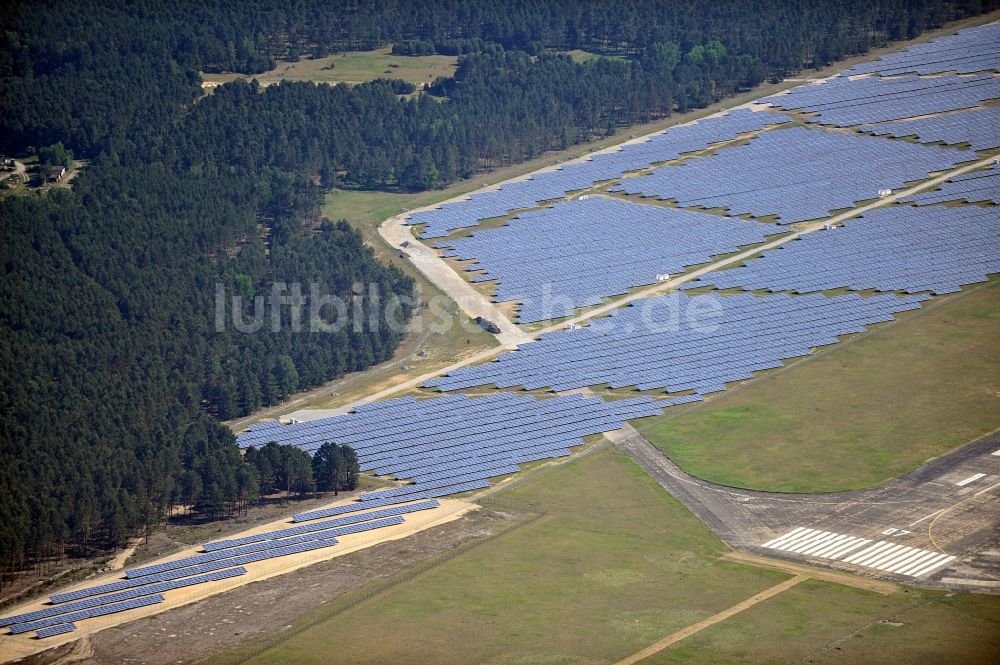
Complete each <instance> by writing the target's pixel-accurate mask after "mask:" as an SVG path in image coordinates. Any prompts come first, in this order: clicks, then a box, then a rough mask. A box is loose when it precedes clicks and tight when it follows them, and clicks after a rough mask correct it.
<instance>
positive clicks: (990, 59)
mask: <svg viewBox="0 0 1000 665" xmlns="http://www.w3.org/2000/svg"><path fill="white" fill-rule="evenodd" d="M987 70H993V71H997V70H1000V23H990V24H989V25H982V26H978V27H975V28H966V29H965V30H959V31H958V33H957V34H955V35H949V36H947V37H940V38H938V39H934V40H932V41H929V42H925V43H923V44H916V45H914V46H911V47H909V48H907V49H906V50H904V51H900V52H899V53H890V54H888V55H884V56H882V57H881V58H879V59H878V60H874V61H872V62H865V63H862V64H860V65H857V66H856V67H854V68H853V69H851V70H850V71H849V72H848V75H851V76H853V75H854V74H863V73H869V72H878V73H879V74H882V75H883V76H891V75H893V74H905V73H909V72H916V73H918V74H935V73H937V72H959V73H971V72H982V71H987Z"/></svg>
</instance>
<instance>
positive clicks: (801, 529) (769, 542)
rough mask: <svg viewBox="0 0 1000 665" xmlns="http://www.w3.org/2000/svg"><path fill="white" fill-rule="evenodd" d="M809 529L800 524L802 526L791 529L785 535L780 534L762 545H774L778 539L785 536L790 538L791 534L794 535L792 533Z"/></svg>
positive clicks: (782, 538)
mask: <svg viewBox="0 0 1000 665" xmlns="http://www.w3.org/2000/svg"><path fill="white" fill-rule="evenodd" d="M807 530H808V529H806V528H805V527H804V526H800V527H798V528H796V529H792V530H791V531H789V532H788V533H786V534H785V535H783V536H778V537H777V538H774V539H772V540H769V541H767V542H766V543H764V544H763V545H761V547H773V546H774V545H775V544H776V543H777V542H778V541H780V540H784V539H785V538H788V537H789V536H792V535H795V534H796V533H801V532H803V531H807Z"/></svg>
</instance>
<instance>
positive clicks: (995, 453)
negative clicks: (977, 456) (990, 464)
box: [990, 450, 1000, 457]
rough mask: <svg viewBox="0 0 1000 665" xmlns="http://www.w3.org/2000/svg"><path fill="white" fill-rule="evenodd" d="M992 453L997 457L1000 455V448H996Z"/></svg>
mask: <svg viewBox="0 0 1000 665" xmlns="http://www.w3.org/2000/svg"><path fill="white" fill-rule="evenodd" d="M990 455H995V456H997V457H1000V450H994V451H993V452H992V453H990Z"/></svg>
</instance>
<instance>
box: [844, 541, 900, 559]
mask: <svg viewBox="0 0 1000 665" xmlns="http://www.w3.org/2000/svg"><path fill="white" fill-rule="evenodd" d="M890 547H892V543H886V542H882V541H879V542H877V543H873V544H872V545H871V546H869V547H866V548H865V549H863V550H861V551H860V552H857V553H855V554H852V555H851V556H849V557H847V558H846V559H842V561H843V562H844V563H859V562H860V561H861V560H862V559H864V560H867V559H870V558H871V557H872V556H874V555H876V554H878V553H879V552H881V551H883V550H887V549H889V548H890Z"/></svg>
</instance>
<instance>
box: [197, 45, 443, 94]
mask: <svg viewBox="0 0 1000 665" xmlns="http://www.w3.org/2000/svg"><path fill="white" fill-rule="evenodd" d="M391 51H392V47H391V46H386V47H384V48H380V49H376V50H374V51H351V52H348V53H338V54H336V55H328V56H326V57H324V58H319V59H318V60H313V59H311V58H302V59H301V60H299V61H298V62H287V61H282V62H279V63H278V64H277V65H276V66H275V68H274V69H272V70H271V71H268V72H264V73H262V74H255V75H253V76H248V75H245V74H232V73H225V74H202V80H203V81H204V82H205V83H207V84H209V85H210V86H211V85H221V84H223V83H228V82H229V81H233V80H235V79H238V78H242V79H248V80H249V79H251V78H255V79H257V80H258V81H259V82H260V84H261V85H271V84H274V83H277V82H278V81H312V82H314V83H332V84H336V83H361V82H364V81H373V80H375V79H378V78H390V79H403V80H404V81H409V82H410V83H415V84H422V83H428V84H429V83H431V82H432V81H433V80H434V79H436V78H438V77H439V76H451V75H452V74H454V73H455V64H456V63H457V62H458V58H457V57H455V56H450V55H422V56H401V55H392V53H391Z"/></svg>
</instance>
